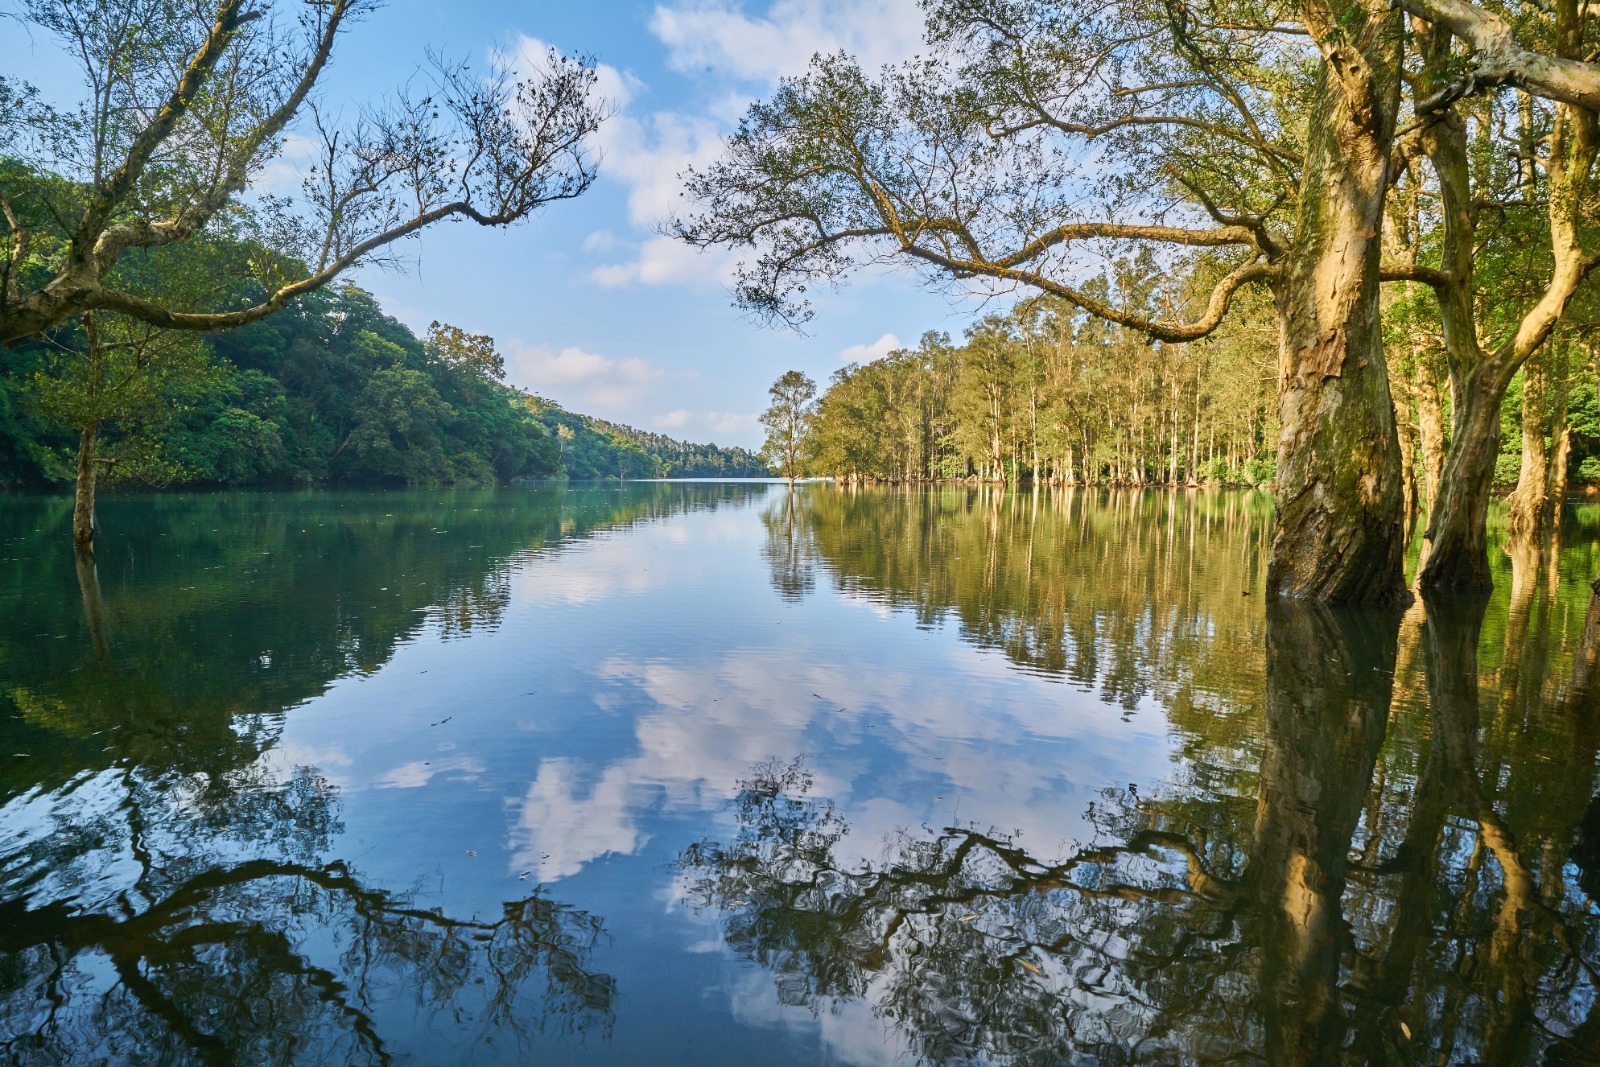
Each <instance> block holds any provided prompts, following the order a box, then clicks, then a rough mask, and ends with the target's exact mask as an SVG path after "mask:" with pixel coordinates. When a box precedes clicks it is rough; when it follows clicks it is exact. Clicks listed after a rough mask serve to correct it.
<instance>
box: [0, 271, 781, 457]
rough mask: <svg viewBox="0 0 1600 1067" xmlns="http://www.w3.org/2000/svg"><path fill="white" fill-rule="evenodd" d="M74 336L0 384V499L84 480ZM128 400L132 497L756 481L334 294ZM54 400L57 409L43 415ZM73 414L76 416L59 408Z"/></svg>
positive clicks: (438, 335) (198, 351)
mask: <svg viewBox="0 0 1600 1067" xmlns="http://www.w3.org/2000/svg"><path fill="white" fill-rule="evenodd" d="M81 340H82V332H81V331H70V332H66V331H63V332H61V333H58V334H57V335H55V336H54V337H52V339H51V341H50V343H32V344H24V345H21V346H19V348H18V351H17V356H16V358H15V359H14V360H13V361H12V362H11V364H10V365H9V366H8V367H7V373H6V374H4V375H3V376H0V487H4V488H23V487H43V486H49V485H53V484H59V483H64V482H70V481H71V479H72V478H73V477H74V476H75V473H76V458H75V453H76V451H77V448H78V443H79V433H78V432H77V430H78V427H77V426H76V425H74V422H75V420H74V419H73V418H71V414H72V412H71V411H70V405H67V404H65V403H62V402H61V400H60V399H59V398H60V394H61V392H62V391H63V387H64V385H69V384H75V381H74V379H75V376H78V377H81V374H82V362H83V345H82V344H81V343H80V342H81ZM194 349H195V351H194V353H193V355H192V357H191V358H190V359H189V361H188V362H187V363H186V364H184V367H185V370H186V373H184V374H182V375H178V374H174V373H171V370H172V367H173V365H174V362H175V361H174V360H173V359H172V358H171V355H170V353H163V355H164V356H166V359H165V361H164V362H161V363H155V361H152V363H153V364H154V366H153V367H152V368H151V369H148V370H142V371H135V370H134V369H133V368H132V367H129V368H128V370H127V373H128V376H129V379H130V384H131V383H132V381H135V380H137V379H138V377H139V375H140V374H143V375H144V376H145V377H146V378H149V379H152V380H151V381H149V382H148V383H147V384H146V387H145V390H144V392H143V393H142V394H138V395H136V396H135V397H134V400H135V401H137V402H127V401H124V402H121V403H119V404H117V405H115V406H114V407H113V406H111V405H107V406H106V407H105V408H103V409H102V410H103V411H104V412H105V413H107V414H108V415H109V416H110V417H108V418H106V419H105V420H104V422H103V423H102V427H101V428H100V430H99V434H100V439H99V441H98V443H97V451H98V452H99V453H100V455H101V457H102V462H103V468H102V474H101V478H102V480H109V481H112V482H113V483H115V482H118V481H120V482H123V483H132V484H140V485H148V484H163V485H166V484H198V485H227V486H240V485H305V484H379V483H388V484H396V483H403V484H411V485H419V484H493V483H507V482H511V481H514V480H517V479H527V478H544V477H554V476H560V475H562V474H565V475H566V476H568V477H572V478H579V479H588V478H604V477H624V478H655V477H670V476H684V477H696V476H699V477H719V476H722V477H745V476H759V475H764V474H766V467H765V466H764V465H763V464H762V463H761V461H760V460H759V459H758V458H757V457H756V456H754V455H753V454H751V453H750V452H748V451H745V450H743V449H728V448H720V447H718V446H716V445H702V444H692V443H689V442H684V441H676V440H673V439H671V438H668V437H663V436H661V435H659V434H649V433H644V432H642V431H638V430H635V429H633V428H631V427H628V426H621V425H617V424H614V423H609V422H604V421H602V420H599V419H593V418H590V417H588V416H586V415H580V414H577V413H574V412H571V411H567V410H566V409H564V408H562V407H561V406H560V405H559V404H558V403H556V402H554V401H552V400H547V399H544V398H542V397H537V396H532V395H529V394H527V393H524V392H522V391H519V390H517V389H515V388H513V387H511V386H509V385H507V384H505V383H504V381H503V380H502V378H503V375H504V367H503V362H502V361H501V359H500V357H499V356H498V355H497V354H496V353H495V352H494V347H493V342H492V341H490V340H489V339H488V338H486V337H482V336H476V335H470V334H465V333H463V332H462V331H460V330H457V329H454V328H452V327H447V326H442V325H440V324H437V323H436V324H434V328H433V329H432V330H430V332H429V334H428V336H427V337H426V338H419V337H417V336H416V335H415V334H414V333H413V332H412V331H411V330H410V329H408V328H407V327H406V326H405V325H403V324H402V323H400V322H398V321H397V320H395V319H394V318H392V317H390V316H388V315H386V314H384V313H383V310H382V309H381V308H380V307H379V306H378V304H377V302H376V301H375V300H374V298H373V297H372V295H371V294H370V293H367V292H365V291H364V290H362V289H360V288H358V287H356V286H354V285H348V284H347V285H339V286H334V287H330V288H328V289H325V290H322V291H320V292H317V293H314V294H311V295H308V296H306V297H303V298H301V299H300V300H299V301H297V302H296V303H295V304H294V305H293V306H292V307H290V308H288V309H286V310H284V311H283V312H281V313H279V314H277V315H274V316H272V317H271V318H269V319H266V320H264V321H262V322H259V323H255V324H252V325H249V326H245V327H242V328H240V329H238V330H234V331H229V332H225V333H218V334H214V335H211V336H208V337H207V338H205V339H204V340H203V341H199V342H196V343H195V345H194ZM52 401H54V403H52ZM63 408H67V409H69V410H62V409H63Z"/></svg>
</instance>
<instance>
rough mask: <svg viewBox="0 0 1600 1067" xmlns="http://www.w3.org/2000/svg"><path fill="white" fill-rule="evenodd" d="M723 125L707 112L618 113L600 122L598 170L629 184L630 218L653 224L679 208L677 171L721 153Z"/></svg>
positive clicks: (702, 164)
mask: <svg viewBox="0 0 1600 1067" xmlns="http://www.w3.org/2000/svg"><path fill="white" fill-rule="evenodd" d="M722 126H723V124H722V123H719V122H717V121H716V120H714V119H712V118H709V117H705V116H699V115H682V114H678V113H677V112H672V111H656V112H652V113H651V114H649V115H646V116H644V117H643V118H639V117H636V116H633V115H629V114H625V113H624V114H618V115H615V116H613V117H612V118H610V119H608V120H607V121H606V122H605V124H604V125H602V126H601V127H600V131H599V133H598V134H597V135H596V137H595V143H596V145H597V146H598V147H599V149H600V152H601V160H600V172H601V173H602V174H603V175H605V176H606V177H608V178H612V179H614V180H616V181H619V182H621V183H622V184H623V185H626V186H627V187H628V218H629V220H630V221H632V222H633V223H634V224H635V225H637V226H655V225H656V224H657V223H659V222H660V221H661V220H663V219H665V218H667V217H669V216H670V215H672V214H673V212H674V211H676V210H677V208H678V203H679V200H678V196H679V191H680V189H681V188H682V183H681V182H680V181H679V178H678V176H679V175H680V174H682V173H683V172H684V171H685V170H687V169H688V168H690V167H696V168H703V167H706V166H708V165H710V164H711V163H712V162H713V161H714V160H716V159H717V157H718V156H720V155H721V154H722V136H723V129H722Z"/></svg>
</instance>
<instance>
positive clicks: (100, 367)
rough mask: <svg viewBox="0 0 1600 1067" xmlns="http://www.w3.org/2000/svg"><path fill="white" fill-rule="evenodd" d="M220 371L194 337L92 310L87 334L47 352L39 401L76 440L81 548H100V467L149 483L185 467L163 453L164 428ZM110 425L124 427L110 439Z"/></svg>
mask: <svg viewBox="0 0 1600 1067" xmlns="http://www.w3.org/2000/svg"><path fill="white" fill-rule="evenodd" d="M219 377H220V374H219V370H218V368H217V366H216V364H215V363H214V362H213V360H212V358H211V353H210V352H209V351H208V350H207V349H206V347H205V345H204V344H202V343H201V342H200V340H199V339H198V338H197V337H195V336H194V335H192V334H184V333H176V332H173V331H171V330H160V329H156V328H154V327H152V326H149V325H147V324H145V323H142V322H138V321H136V320H131V319H126V318H123V317H121V316H117V315H102V313H98V312H93V311H90V312H86V313H85V314H84V316H83V331H82V336H81V338H77V339H75V340H74V343H73V344H71V345H70V346H65V345H64V346H62V347H60V348H57V349H55V350H54V351H52V352H51V353H50V354H49V355H48V356H47V357H46V363H45V367H44V368H43V369H42V370H40V371H39V372H38V373H37V374H36V375H35V378H34V387H35V395H36V397H37V400H36V403H37V404H38V407H39V410H40V412H41V413H42V414H43V415H44V416H45V417H46V418H48V419H50V420H51V421H54V422H57V423H59V424H61V425H63V426H65V427H67V428H69V429H71V430H72V431H74V432H75V433H76V434H77V438H78V446H77V462H76V467H75V470H76V474H75V476H74V489H75V497H76V499H75V501H74V505H73V512H72V543H73V545H74V547H76V548H77V549H78V551H80V552H89V551H92V550H93V548H94V535H95V512H94V505H95V489H96V486H97V484H98V482H99V480H100V478H101V476H102V475H101V471H102V470H106V471H109V472H111V473H112V474H113V476H115V477H118V478H120V479H125V480H140V481H144V482H146V483H150V482H164V481H168V480H170V479H171V478H172V477H173V476H174V475H175V474H177V473H178V472H179V470H180V468H176V467H175V466H174V465H173V464H172V462H171V461H170V460H169V459H168V458H167V457H165V456H164V455H163V454H162V449H161V438H160V434H161V431H163V430H165V429H166V428H168V427H169V426H170V425H171V424H172V422H173V420H174V419H176V418H177V417H178V416H179V415H180V414H181V413H182V412H183V410H184V407H185V405H186V403H192V401H193V397H194V395H195V394H197V393H201V392H204V391H205V390H206V389H207V388H208V387H210V386H212V385H214V383H215V382H216V381H217V380H218V378H219ZM107 423H114V424H115V425H116V428H117V430H118V431H119V432H118V438H119V439H117V440H115V441H114V442H113V443H110V444H108V442H107V441H106V440H105V439H104V438H103V437H102V431H103V430H104V428H105V427H106V424H107Z"/></svg>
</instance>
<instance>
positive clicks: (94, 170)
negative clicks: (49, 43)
mask: <svg viewBox="0 0 1600 1067" xmlns="http://www.w3.org/2000/svg"><path fill="white" fill-rule="evenodd" d="M19 6H20V11H19V12H18V14H19V16H20V17H21V18H22V20H23V21H24V22H25V23H27V24H31V25H33V26H35V27H37V28H38V29H40V30H42V31H44V32H46V33H48V34H50V35H52V36H54V37H55V38H56V39H57V40H58V41H60V42H61V44H62V45H63V47H64V50H65V51H66V53H67V54H68V55H70V56H71V57H72V60H73V61H74V62H75V63H76V64H77V65H78V68H79V70H78V73H79V75H80V76H81V78H82V81H83V85H84V89H85V102H84V103H83V104H81V105H79V106H77V107H63V108H57V107H52V106H50V105H48V104H46V103H45V102H43V101H42V100H41V98H40V94H39V93H38V92H37V91H36V90H35V89H33V88H32V87H30V86H26V85H19V84H16V83H15V82H13V81H12V80H10V79H0V158H5V159H7V160H8V165H7V166H5V167H4V168H3V169H0V220H3V223H4V227H3V229H0V344H7V345H10V344H14V343H15V342H17V341H18V340H20V339H22V338H26V337H30V336H34V335H37V334H40V333H43V332H45V331H47V330H49V329H51V328H52V327H54V326H56V325H57V324H58V323H61V322H63V321H66V320H68V319H71V318H74V317H76V316H79V315H82V314H83V313H84V312H86V311H96V310H103V311H114V312H118V313H120V314H123V315H126V316H128V317H130V318H134V319H138V320H139V321H141V322H145V323H148V324H150V325H153V326H159V327H163V328H168V329H180V330H218V329H226V328H229V327H234V326H241V325H244V324H246V323H250V322H255V321H257V320H260V319H262V318H264V317H266V316H268V315H271V314H272V313H274V312H276V311H279V310H281V309H282V308H284V307H286V306H287V305H288V304H289V303H290V302H291V301H293V300H294V299H295V298H296V297H300V296H303V295H304V294H306V293H310V292H313V291H315V290H317V289H320V288H322V287H323V286H325V285H327V284H328V283H329V282H331V281H332V280H333V279H334V278H336V277H337V276H338V275H340V274H341V273H343V272H344V271H346V270H349V269H350V268H352V267H354V266H356V265H358V264H360V263H363V262H370V261H372V260H374V259H375V258H377V257H380V256H384V255H387V254H388V250H389V249H390V246H392V245H393V244H394V242H396V241H399V240H401V239H402V238H405V237H409V236H412V235H413V234H416V233H418V232H419V231H421V230H423V229H424V228H426V227H428V226H431V225H434V224H436V223H439V222H443V221H446V220H449V219H458V218H461V219H470V220H472V221H474V222H476V223H478V224H479V225H483V226H506V225H510V224H511V223H514V222H518V221H520V220H522V219H526V218H527V217H529V216H530V215H532V214H533V213H535V212H536V211H537V210H538V209H539V208H540V207H542V206H543V205H545V204H548V203H551V202H554V201H559V200H566V199H571V198H573V197H576V196H578V195H580V194H581V193H583V192H584V191H585V190H586V189H587V188H588V187H589V185H590V183H591V182H592V181H593V180H594V175H595V169H594V162H593V160H592V159H591V158H590V157H589V156H588V154H587V150H586V143H587V140H588V138H589V136H590V135H591V134H592V133H594V131H595V129H596V128H597V127H598V125H599V123H600V122H601V120H602V118H603V117H604V105H603V103H601V102H600V101H599V100H597V99H596V97H595V95H594V81H595V72H594V68H593V66H592V65H591V64H589V63H588V62H587V61H585V60H581V59H572V58H566V57H563V56H561V55H559V54H558V53H556V52H555V51H553V50H552V51H551V52H550V53H549V54H548V55H547V56H545V57H544V60H543V64H542V66H541V68H540V69H538V70H535V71H532V72H526V73H523V74H521V75H518V74H515V73H513V72H512V71H511V70H509V69H507V68H506V67H505V66H504V65H500V64H497V65H496V66H494V67H493V68H492V69H491V70H490V71H489V72H488V74H487V76H479V75H478V74H476V73H474V72H471V71H469V70H468V69H467V67H466V66H465V65H464V64H456V65H451V64H447V63H444V62H442V61H435V62H434V63H432V65H431V67H430V68H429V69H428V70H426V71H424V72H422V73H421V74H420V75H419V77H418V78H416V79H414V80H413V82H412V83H410V84H411V85H413V86H416V88H410V87H408V88H407V89H404V90H402V91H400V92H399V93H397V94H396V95H395V96H394V97H393V98H392V99H391V100H389V101H387V102H386V103H383V104H380V105H377V106H373V107H369V108H363V109H361V110H360V112H359V117H358V118H356V119H354V120H353V121H352V122H351V123H350V124H349V125H347V126H344V127H341V126H339V125H338V124H337V123H336V122H335V120H334V116H333V114H332V113H330V112H325V111H323V110H322V109H320V108H319V107H318V106H317V104H316V101H315V97H314V91H315V89H316V86H317V83H318V80H319V79H320V78H321V76H322V74H323V72H324V70H325V69H326V67H327V65H328V62H329V60H330V58H331V57H332V55H333V51H334V45H335V42H336V40H337V38H338V36H339V35H340V34H341V33H342V32H343V31H344V29H345V28H346V27H347V25H348V24H349V23H352V22H354V21H356V20H358V19H359V18H361V17H362V16H364V15H366V14H368V13H369V12H370V11H372V10H373V9H375V8H376V6H377V4H376V2H375V0H317V2H312V3H305V4H289V3H286V2H283V0H276V2H275V0H207V2H198V3H186V4H177V3H171V2H169V0H86V2H80V0H21V3H20V5H19ZM297 124H298V125H297ZM296 131H298V132H300V133H302V134H303V135H304V136H305V137H307V138H309V139H310V140H312V141H313V142H314V143H316V144H317V159H316V162H315V163H314V164H313V165H312V166H311V167H310V168H309V171H308V173H307V175H306V178H305V181H304V194H305V195H304V198H303V200H301V201H300V202H296V201H294V200H293V199H292V198H286V197H280V196H276V195H273V194H271V193H269V192H263V191H260V190H253V189H252V183H254V182H255V181H256V179H258V178H259V176H260V175H261V173H262V170H263V168H264V167H265V166H266V165H267V164H268V163H269V162H271V161H272V160H273V159H275V158H277V157H279V156H280V154H281V152H282V150H283V147H284V144H285V140H286V138H287V137H288V135H289V134H290V133H291V132H296ZM11 160H16V161H20V162H21V163H22V165H21V166H17V165H12V164H11V163H10V162H9V161H11ZM246 193H254V195H252V196H250V197H249V198H248V199H245V198H244V197H245V194H246ZM227 231H238V232H243V233H246V234H249V235H252V236H254V237H255V238H256V240H257V242H258V243H259V245H260V246H261V248H262V251H263V252H264V254H262V255H259V256H257V257H254V258H253V259H252V260H251V261H250V262H249V263H248V264H247V265H246V267H245V268H244V269H245V270H246V273H245V274H244V275H243V277H244V278H246V279H247V280H248V281H249V282H251V283H252V287H253V291H252V293H251V295H250V296H249V298H247V299H245V300H244V301H243V306H239V305H238V304H235V305H234V306H231V307H220V306H214V305H213V306H205V305H202V306H198V307H197V306H192V305H184V304H182V303H178V302H165V301H162V300H158V299H151V298H149V297H147V296H143V295H140V294H139V293H136V292H131V291H129V290H128V289H127V288H126V287H124V286H123V285H122V284H121V281H120V277H119V268H120V267H121V266H122V265H123V263H124V261H125V260H127V259H128V258H130V257H132V258H137V256H138V255H139V254H140V253H144V252H149V251H151V250H156V249H161V248H167V247H173V246H176V247H183V246H185V245H188V244H190V243H192V242H194V241H196V240H197V239H199V238H200V237H201V236H202V235H205V234H216V233H219V232H227Z"/></svg>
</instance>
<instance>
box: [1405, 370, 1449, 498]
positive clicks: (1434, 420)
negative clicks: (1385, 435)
mask: <svg viewBox="0 0 1600 1067" xmlns="http://www.w3.org/2000/svg"><path fill="white" fill-rule="evenodd" d="M1413 385H1414V387H1415V390H1416V396H1417V430H1418V433H1419V435H1420V436H1421V438H1422V491H1423V493H1424V495H1425V496H1426V497H1427V501H1428V510H1429V511H1430V512H1431V511H1432V510H1433V508H1434V505H1435V504H1437V503H1438V500H1439V482H1440V481H1442V480H1443V478H1444V460H1445V453H1446V448H1445V438H1444V404H1443V403H1442V402H1441V401H1440V399H1439V373H1438V370H1437V369H1436V368H1435V366H1434V364H1433V361H1432V360H1431V359H1429V358H1427V357H1426V356H1424V357H1423V358H1421V359H1418V360H1417V367H1416V377H1415V379H1414V380H1413Z"/></svg>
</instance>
